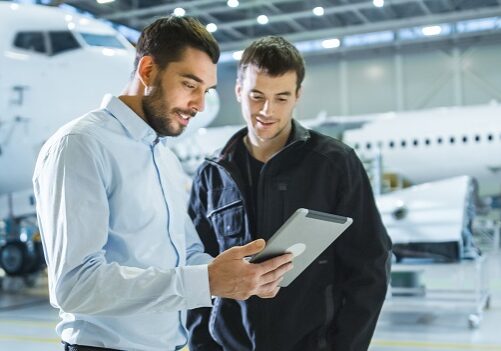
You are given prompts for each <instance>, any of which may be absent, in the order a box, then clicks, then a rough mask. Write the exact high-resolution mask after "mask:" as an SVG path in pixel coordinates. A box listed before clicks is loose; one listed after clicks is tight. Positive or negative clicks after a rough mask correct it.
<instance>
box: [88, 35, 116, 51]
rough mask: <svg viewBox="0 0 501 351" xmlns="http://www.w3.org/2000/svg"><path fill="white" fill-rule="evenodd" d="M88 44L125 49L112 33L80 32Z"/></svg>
mask: <svg viewBox="0 0 501 351" xmlns="http://www.w3.org/2000/svg"><path fill="white" fill-rule="evenodd" d="M80 35H82V38H83V39H84V40H85V42H86V43H87V44H89V45H90V46H104V47H107V48H117V49H125V46H124V45H123V44H122V43H121V42H120V41H119V40H118V38H117V37H116V36H114V35H103V34H91V33H80Z"/></svg>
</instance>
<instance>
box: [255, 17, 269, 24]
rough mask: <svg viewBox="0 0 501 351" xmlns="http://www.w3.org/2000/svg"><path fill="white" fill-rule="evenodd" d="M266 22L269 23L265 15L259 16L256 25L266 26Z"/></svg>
mask: <svg viewBox="0 0 501 351" xmlns="http://www.w3.org/2000/svg"><path fill="white" fill-rule="evenodd" d="M268 22H269V19H268V16H266V15H260V16H258V18H257V23H259V24H266V23H268Z"/></svg>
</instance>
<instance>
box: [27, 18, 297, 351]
mask: <svg viewBox="0 0 501 351" xmlns="http://www.w3.org/2000/svg"><path fill="white" fill-rule="evenodd" d="M218 58H219V48H218V46H217V43H216V42H215V40H214V38H213V37H212V36H211V35H210V34H209V33H208V32H207V31H206V30H205V28H204V27H203V26H202V25H201V24H200V23H199V22H198V21H196V20H194V19H192V18H189V17H166V18H162V19H159V20H157V21H155V22H154V23H153V24H151V25H150V26H148V27H147V28H146V29H145V30H144V31H143V33H142V35H141V37H140V39H139V42H138V45H137V55H136V61H135V70H134V72H135V73H134V77H133V78H132V79H131V81H130V82H129V85H128V86H127V88H126V89H125V90H124V92H123V94H122V95H121V96H119V97H118V98H117V97H113V96H106V97H105V99H104V101H103V104H102V106H101V108H100V109H98V110H95V111H92V112H90V113H88V114H86V115H84V116H83V117H80V118H78V119H76V120H74V121H73V122H71V123H69V124H67V125H65V126H63V127H62V128H61V129H60V130H59V131H57V132H56V133H55V134H54V135H53V136H52V137H51V138H50V139H49V140H48V141H47V142H46V143H45V145H44V146H43V148H42V150H41V152H40V155H39V158H38V161H37V165H36V169H35V173H34V176H33V184H34V188H35V196H36V200H37V211H38V219H39V227H40V232H41V234H42V241H43V246H44V251H45V257H46V260H47V267H48V274H49V292H50V301H51V303H52V305H54V306H55V307H57V308H59V309H60V316H61V322H60V323H59V324H58V326H57V328H56V330H57V332H58V334H59V335H60V336H61V339H62V341H63V343H64V347H65V350H94V349H97V348H100V350H102V348H104V349H105V350H106V349H108V350H165V351H167V350H179V349H181V348H182V347H183V346H184V345H185V344H186V342H187V333H186V329H185V327H184V319H185V312H186V310H188V309H192V308H196V307H202V306H210V305H211V296H221V297H227V298H233V299H247V298H249V297H250V296H252V295H258V296H260V297H262V298H271V297H274V296H275V295H276V294H277V292H278V289H279V288H278V283H279V282H280V280H281V277H282V276H283V274H284V273H285V272H287V271H288V270H289V269H291V263H290V261H291V255H283V256H280V257H277V258H274V259H272V260H269V261H266V262H264V263H262V264H250V263H248V262H247V261H246V260H245V259H244V258H245V257H246V256H249V255H252V254H255V253H257V252H259V251H261V250H262V249H263V248H264V241H263V240H257V241H254V242H252V243H249V244H248V245H246V246H242V247H235V248H232V249H230V250H228V251H225V252H223V253H222V254H220V255H219V256H217V257H216V258H215V259H213V258H212V257H211V256H209V255H207V254H204V253H203V252H204V248H203V245H202V243H201V241H200V239H199V237H198V234H197V233H196V231H195V229H194V227H193V224H192V222H191V220H190V219H189V217H188V215H187V213H186V205H187V197H186V193H185V191H184V189H183V182H184V180H183V179H184V178H183V172H182V169H181V167H180V164H179V162H178V160H177V159H176V157H175V156H174V155H173V154H172V152H171V151H170V150H169V149H168V148H167V146H166V145H165V137H166V136H176V135H179V134H180V133H181V132H182V131H183V129H184V128H185V127H186V126H187V125H188V123H189V121H190V119H191V118H193V117H195V115H196V113H197V112H199V111H202V110H203V109H204V102H205V100H204V97H205V93H206V92H207V91H208V90H209V89H211V88H214V87H215V84H216V63H217V60H218ZM110 69H113V67H110Z"/></svg>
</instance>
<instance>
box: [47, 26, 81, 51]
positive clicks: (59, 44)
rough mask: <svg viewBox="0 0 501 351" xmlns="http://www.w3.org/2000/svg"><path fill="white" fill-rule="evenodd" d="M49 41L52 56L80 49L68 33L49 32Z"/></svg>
mask: <svg viewBox="0 0 501 351" xmlns="http://www.w3.org/2000/svg"><path fill="white" fill-rule="evenodd" d="M49 39H50V44H51V48H52V55H57V54H60V53H62V52H65V51H69V50H75V49H78V48H79V47H80V45H79V44H78V42H77V40H76V39H75V37H74V36H73V34H72V33H71V32H70V31H58V32H49Z"/></svg>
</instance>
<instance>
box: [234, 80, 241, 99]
mask: <svg viewBox="0 0 501 351" xmlns="http://www.w3.org/2000/svg"><path fill="white" fill-rule="evenodd" d="M235 96H236V97H237V101H238V102H242V85H241V84H240V82H239V81H238V79H237V82H236V83H235Z"/></svg>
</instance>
